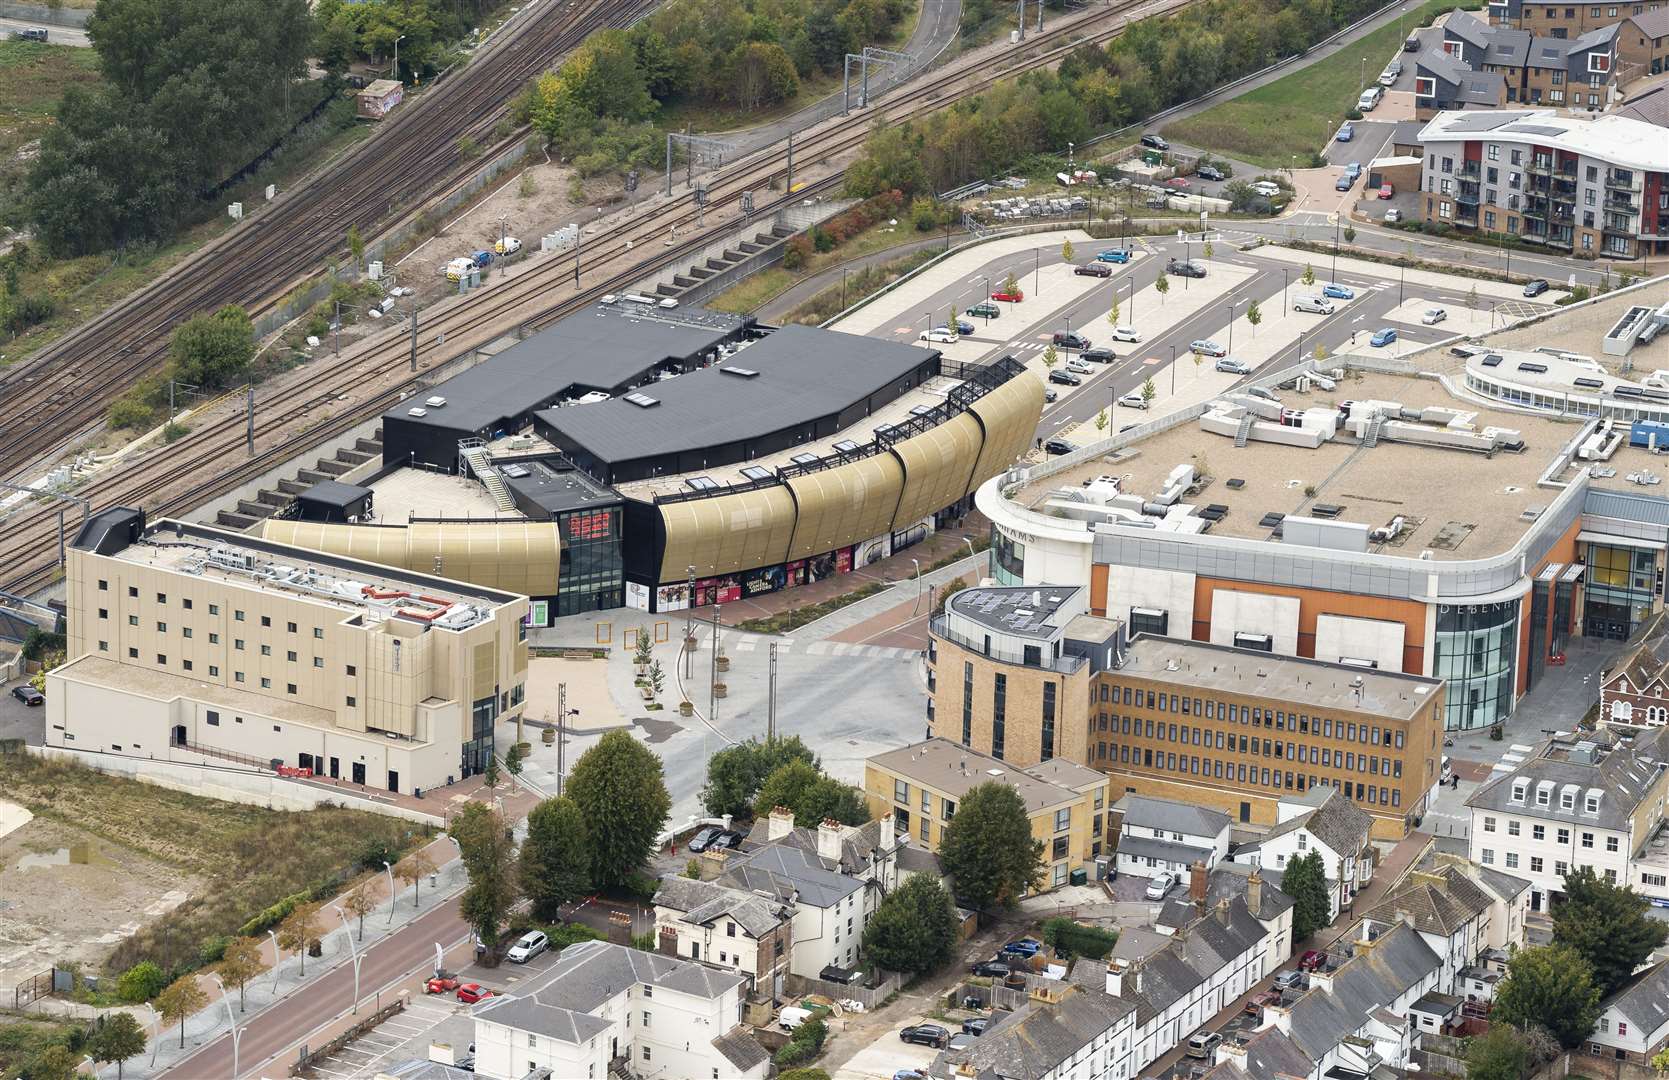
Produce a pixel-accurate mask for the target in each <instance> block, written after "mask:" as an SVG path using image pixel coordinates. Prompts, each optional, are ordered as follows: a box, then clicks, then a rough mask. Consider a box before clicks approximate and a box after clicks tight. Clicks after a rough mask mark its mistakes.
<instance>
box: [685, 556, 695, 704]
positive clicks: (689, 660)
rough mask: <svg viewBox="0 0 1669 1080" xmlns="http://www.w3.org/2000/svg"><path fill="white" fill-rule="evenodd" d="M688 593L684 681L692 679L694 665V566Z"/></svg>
mask: <svg viewBox="0 0 1669 1080" xmlns="http://www.w3.org/2000/svg"><path fill="white" fill-rule="evenodd" d="M689 570H690V591H689V594H688V595H687V596H686V597H685V598H684V681H685V682H688V681H689V680H690V679H691V678H693V677H694V673H693V672H692V671H691V670H690V668H691V665H692V664H694V663H695V660H694V657H695V564H694V563H691V564H690V567H689Z"/></svg>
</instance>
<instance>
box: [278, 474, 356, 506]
mask: <svg viewBox="0 0 1669 1080" xmlns="http://www.w3.org/2000/svg"><path fill="white" fill-rule="evenodd" d="M370 497H371V489H370V488H368V487H360V486H358V485H357V484H344V483H342V481H340V480H320V481H319V482H318V483H317V484H314V485H313V486H312V487H310V488H308V489H307V490H306V491H304V492H302V493H301V494H300V495H297V496H296V498H298V499H305V500H307V501H308V502H313V503H322V504H324V505H326V506H337V507H343V508H346V507H349V506H357V505H358V504H359V503H361V502H363V501H364V500H366V499H368V498H370Z"/></svg>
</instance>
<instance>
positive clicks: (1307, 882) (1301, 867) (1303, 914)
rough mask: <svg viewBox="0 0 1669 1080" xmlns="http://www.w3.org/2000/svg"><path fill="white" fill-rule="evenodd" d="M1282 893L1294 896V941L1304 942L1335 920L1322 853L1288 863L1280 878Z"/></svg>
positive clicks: (1315, 852)
mask: <svg viewBox="0 0 1669 1080" xmlns="http://www.w3.org/2000/svg"><path fill="white" fill-rule="evenodd" d="M1281 891H1282V892H1284V893H1286V894H1287V895H1288V896H1290V897H1292V940H1294V941H1303V940H1304V939H1305V938H1307V937H1309V936H1310V935H1311V934H1313V933H1315V932H1316V931H1317V930H1320V929H1321V928H1322V927H1324V926H1326V925H1327V924H1328V923H1329V922H1331V921H1332V918H1333V912H1332V904H1331V903H1330V902H1329V900H1328V896H1327V869H1326V864H1325V863H1323V862H1322V859H1321V852H1319V851H1312V852H1310V853H1309V854H1308V855H1301V856H1299V857H1298V858H1296V859H1294V860H1292V861H1291V862H1290V863H1288V864H1287V868H1286V872H1285V873H1284V874H1282V875H1281Z"/></svg>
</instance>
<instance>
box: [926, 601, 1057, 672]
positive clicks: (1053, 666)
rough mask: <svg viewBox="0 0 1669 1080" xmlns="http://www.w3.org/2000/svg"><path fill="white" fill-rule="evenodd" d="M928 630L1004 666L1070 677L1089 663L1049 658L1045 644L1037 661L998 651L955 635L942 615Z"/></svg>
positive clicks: (933, 620) (934, 617)
mask: <svg viewBox="0 0 1669 1080" xmlns="http://www.w3.org/2000/svg"><path fill="white" fill-rule="evenodd" d="M928 629H929V630H930V631H931V632H932V634H933V636H934V637H937V638H941V639H943V640H945V641H949V642H953V643H954V644H957V645H960V646H961V647H962V648H964V649H967V650H968V651H969V652H975V653H978V654H980V655H981V656H984V657H987V658H989V659H991V660H997V661H1001V662H1002V663H1005V664H1015V665H1017V666H1019V667H1028V668H1036V669H1037V670H1038V671H1053V672H1055V673H1057V674H1060V675H1072V674H1074V673H1076V672H1077V671H1079V670H1081V669H1082V668H1083V666H1084V665H1085V664H1087V663H1088V662H1089V661H1087V660H1085V659H1084V658H1083V657H1082V656H1049V655H1047V654H1046V653H1044V652H1043V650H1045V649H1047V648H1049V645H1048V644H1047V643H1044V644H1040V645H1039V646H1038V651H1039V655H1038V658H1037V659H1035V660H1028V659H1026V657H1025V654H1024V653H1020V654H1016V653H1014V652H1012V651H1010V650H1007V649H999V648H996V647H995V646H989V647H988V646H987V645H986V643H985V642H984V641H975V640H974V639H973V638H971V637H969V636H968V635H966V634H960V633H957V632H956V631H955V630H952V629H951V628H950V620H949V619H948V618H947V617H945V616H944V615H935V616H933V617H932V618H931V619H929V620H928ZM998 632H999V633H1000V632H1001V631H998Z"/></svg>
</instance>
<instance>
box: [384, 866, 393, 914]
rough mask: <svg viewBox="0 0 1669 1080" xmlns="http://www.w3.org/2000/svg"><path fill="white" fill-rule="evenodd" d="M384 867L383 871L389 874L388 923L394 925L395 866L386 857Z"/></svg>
mask: <svg viewBox="0 0 1669 1080" xmlns="http://www.w3.org/2000/svg"><path fill="white" fill-rule="evenodd" d="M382 868H383V871H384V872H385V873H386V874H388V925H389V926H393V925H394V867H393V866H391V865H389V863H388V860H387V859H384V860H383V864H382Z"/></svg>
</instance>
